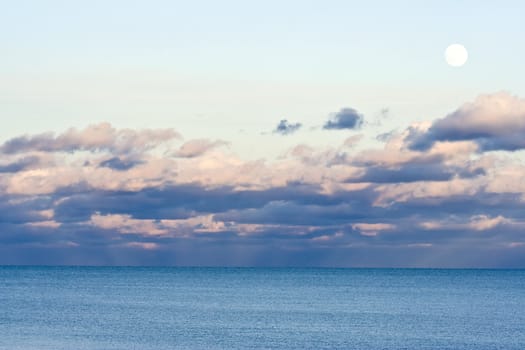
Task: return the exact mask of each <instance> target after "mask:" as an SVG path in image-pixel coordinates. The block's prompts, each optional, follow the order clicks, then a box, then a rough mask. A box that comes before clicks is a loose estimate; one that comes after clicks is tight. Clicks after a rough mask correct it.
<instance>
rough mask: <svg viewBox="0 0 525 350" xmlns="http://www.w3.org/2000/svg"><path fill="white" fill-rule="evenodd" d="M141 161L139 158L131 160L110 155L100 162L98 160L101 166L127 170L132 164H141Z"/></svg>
mask: <svg viewBox="0 0 525 350" xmlns="http://www.w3.org/2000/svg"><path fill="white" fill-rule="evenodd" d="M141 163H142V162H141V161H139V160H132V159H124V158H121V157H112V158H109V159H106V160H104V161H102V162H100V164H99V165H100V166H101V167H106V168H110V169H113V170H121V171H123V170H129V169H131V168H133V167H134V166H136V165H138V164H141Z"/></svg>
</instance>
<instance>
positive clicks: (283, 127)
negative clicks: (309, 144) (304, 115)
mask: <svg viewBox="0 0 525 350" xmlns="http://www.w3.org/2000/svg"><path fill="white" fill-rule="evenodd" d="M301 126H302V124H301V123H290V122H289V121H288V120H286V119H282V120H281V121H280V122H279V124H277V127H276V128H275V129H274V131H273V133H274V134H281V135H290V134H293V133H294V132H296V131H297V130H299V129H300V128H301Z"/></svg>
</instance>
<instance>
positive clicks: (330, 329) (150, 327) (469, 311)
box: [0, 266, 525, 350]
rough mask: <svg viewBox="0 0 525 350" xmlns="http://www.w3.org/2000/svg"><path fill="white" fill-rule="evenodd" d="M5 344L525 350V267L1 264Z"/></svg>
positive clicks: (1, 338)
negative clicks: (332, 267)
mask: <svg viewBox="0 0 525 350" xmlns="http://www.w3.org/2000/svg"><path fill="white" fill-rule="evenodd" d="M0 349H6V350H7V349H9V350H17V349H20V350H22V349H23V350H29V349H31V350H33V349H34V350H37V349H38V350H45V349H49V350H61V349H64V350H65V349H67V350H75V349H77V350H82V349H90V350H91V349H97V350H106V349H107V350H110V349H111V350H113V349H122V350H128V349H144V350H146V349H156V350H159V349H372V350H374V349H410V350H412V349H414V350H416V349H417V350H423V349H440V350H441V349H454V350H460V349H473V350H483V349H506V350H510V349H516V350H518V349H519V350H523V349H525V270H441V269H324V268H322V269H321V268H320V269H317V268H304V269H303V268H179V267H177V268H176V267H173V268H172V267H166V268H156V267H145V268H136V267H15V266H11V267H0Z"/></svg>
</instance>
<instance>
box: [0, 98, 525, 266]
mask: <svg viewBox="0 0 525 350" xmlns="http://www.w3.org/2000/svg"><path fill="white" fill-rule="evenodd" d="M524 106H525V103H524V102H523V100H521V99H519V98H517V97H514V96H511V95H509V94H506V93H498V94H494V95H484V96H481V97H479V98H478V99H477V100H475V101H474V102H471V103H467V104H465V105H464V106H462V107H460V108H459V109H458V110H456V111H454V112H452V113H451V114H449V115H447V116H445V117H444V118H442V119H439V120H436V121H433V122H427V123H417V124H413V125H412V126H410V127H409V128H407V129H406V130H403V131H400V132H392V133H390V134H389V137H388V138H386V139H385V144H384V146H382V147H381V148H364V147H359V148H354V147H353V146H354V145H356V144H357V143H358V142H360V138H361V135H354V136H352V137H350V138H348V139H347V140H346V141H345V142H344V143H343V144H340V145H333V147H331V148H323V149H316V148H315V147H312V146H309V145H305V144H300V145H296V146H294V147H293V148H292V149H290V150H285V152H284V154H285V156H283V157H282V158H279V159H277V160H257V161H246V160H243V159H241V158H239V157H237V156H235V155H234V154H232V153H231V152H226V151H225V150H224V147H221V146H224V145H225V144H226V143H225V142H224V141H217V140H211V139H195V140H187V141H185V142H183V141H182V140H181V135H180V134H179V133H178V132H176V131H175V130H172V129H161V130H158V129H157V130H130V129H116V128H114V127H113V126H111V125H110V124H107V123H103V124H98V125H92V126H88V127H87V128H85V129H82V130H76V129H70V130H68V131H66V132H64V133H62V134H58V135H55V134H52V133H46V134H39V135H25V136H20V137H15V138H12V139H10V140H7V141H6V142H4V143H3V144H2V145H1V146H0V152H1V157H0V159H1V161H0V263H3V264H6V263H9V264H20V263H22V264H39V263H42V264H160V265H166V264H168V265H170V264H179V265H264V266H275V265H314V266H434V267H439V266H456V267H469V266H476V267H486V266H490V267H502V266H509V267H510V266H512V267H518V266H519V267H525V236H524V235H523V232H524V228H525V211H523V207H524V206H525V181H524V179H525V177H524V176H523V174H525V164H524V163H523V159H522V157H520V156H516V154H515V153H512V154H511V153H510V152H508V151H516V150H519V149H521V148H523V143H522V140H524V139H525V113H523V111H525V107H524ZM361 123H362V117H361V116H360V115H359V114H358V113H357V112H356V111H354V110H351V109H344V110H342V111H341V112H339V113H338V114H336V115H335V116H334V118H333V119H332V120H330V121H329V122H328V123H327V124H326V125H325V128H328V129H340V128H343V129H344V128H347V129H355V128H356V127H358V126H359V125H360V124H361ZM279 125H280V124H279ZM283 125H284V126H283V128H284V129H287V130H288V129H290V127H291V128H293V127H294V125H296V124H289V123H288V122H287V121H284V124H283ZM278 129H279V126H278ZM285 133H286V132H285ZM492 150H499V151H503V152H491V151H492Z"/></svg>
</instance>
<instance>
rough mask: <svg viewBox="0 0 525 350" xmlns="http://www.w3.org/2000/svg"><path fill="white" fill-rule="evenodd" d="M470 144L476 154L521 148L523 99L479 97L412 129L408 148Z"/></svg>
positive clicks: (524, 137)
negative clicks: (476, 149)
mask: <svg viewBox="0 0 525 350" xmlns="http://www.w3.org/2000/svg"><path fill="white" fill-rule="evenodd" d="M467 140H468V141H474V142H475V143H476V144H477V145H478V146H479V149H480V151H494V150H506V151H515V150H519V149H524V148H525V100H524V99H520V98H518V97H516V96H512V95H510V94H509V93H506V92H500V93H496V94H491V95H481V96H479V97H478V98H477V99H476V100H475V101H474V102H470V103H466V104H464V105H463V106H461V107H460V108H459V109H457V110H456V111H454V112H452V113H450V114H449V115H447V116H446V117H444V118H442V119H438V120H436V121H435V122H433V123H432V125H431V126H430V128H428V130H426V131H420V130H413V134H412V135H411V137H410V141H411V142H410V147H411V148H412V149H415V150H427V149H429V148H430V147H432V146H433V145H434V144H435V143H436V142H440V141H467Z"/></svg>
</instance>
